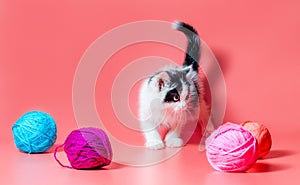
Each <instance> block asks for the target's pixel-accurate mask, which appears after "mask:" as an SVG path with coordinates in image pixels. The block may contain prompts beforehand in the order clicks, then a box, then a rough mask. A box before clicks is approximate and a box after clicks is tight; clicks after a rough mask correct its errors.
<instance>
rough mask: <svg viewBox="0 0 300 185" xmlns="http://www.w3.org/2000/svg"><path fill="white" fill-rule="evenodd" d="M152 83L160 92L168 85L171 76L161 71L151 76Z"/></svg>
mask: <svg viewBox="0 0 300 185" xmlns="http://www.w3.org/2000/svg"><path fill="white" fill-rule="evenodd" d="M150 79H151V85H152V87H153V88H155V89H157V90H158V91H159V92H160V91H161V90H162V89H163V88H164V87H165V86H166V84H167V83H168V81H170V77H169V75H168V73H166V72H160V73H158V74H156V75H154V76H152V77H151V78H150Z"/></svg>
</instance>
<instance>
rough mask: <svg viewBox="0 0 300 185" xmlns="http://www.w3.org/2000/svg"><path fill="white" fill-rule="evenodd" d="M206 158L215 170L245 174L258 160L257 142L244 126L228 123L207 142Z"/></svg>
mask: <svg viewBox="0 0 300 185" xmlns="http://www.w3.org/2000/svg"><path fill="white" fill-rule="evenodd" d="M206 156H207V159H208V161H209V163H210V164H211V166H212V167H213V168H214V169H215V170H218V171H224V172H243V171H246V170H248V169H249V168H251V166H252V165H253V164H255V162H256V160H257V158H258V151H257V141H256V139H255V137H254V136H253V134H252V133H251V132H250V131H248V130H247V129H245V128H243V127H242V126H240V125H237V124H232V123H226V124H224V125H222V126H220V127H219V128H218V129H217V130H215V131H214V132H213V133H212V134H211V135H210V136H209V137H208V139H207V140H206Z"/></svg>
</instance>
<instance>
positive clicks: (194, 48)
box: [173, 21, 200, 72]
mask: <svg viewBox="0 0 300 185" xmlns="http://www.w3.org/2000/svg"><path fill="white" fill-rule="evenodd" d="M173 28H174V29H176V30H179V31H181V32H183V33H184V34H185V36H186V37H187V39H188V45H187V49H186V54H185V60H184V63H183V66H190V65H192V68H193V70H195V71H197V72H198V67H199V64H198V61H199V58H200V39H199V36H198V33H197V31H196V30H195V29H194V28H193V27H192V26H190V25H188V24H186V23H184V22H180V21H175V22H174V23H173Z"/></svg>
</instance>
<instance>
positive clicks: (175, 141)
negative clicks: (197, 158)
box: [165, 125, 184, 148]
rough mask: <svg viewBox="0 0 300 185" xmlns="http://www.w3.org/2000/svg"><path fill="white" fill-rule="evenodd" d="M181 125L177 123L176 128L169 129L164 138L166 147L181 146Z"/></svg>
mask: <svg viewBox="0 0 300 185" xmlns="http://www.w3.org/2000/svg"><path fill="white" fill-rule="evenodd" d="M181 130H182V127H181V126H180V125H179V126H177V127H176V128H174V129H172V130H170V131H169V132H168V133H167V135H166V138H165V142H166V146H167V147H172V148H174V147H182V146H183V144H184V143H183V140H182V139H181V138H180V133H181Z"/></svg>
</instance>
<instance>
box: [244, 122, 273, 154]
mask: <svg viewBox="0 0 300 185" xmlns="http://www.w3.org/2000/svg"><path fill="white" fill-rule="evenodd" d="M241 125H242V126H243V127H245V128H246V129H248V130H249V131H250V132H251V133H252V134H253V135H254V136H255V138H256V140H257V143H258V157H259V158H262V157H264V156H266V155H267V154H268V153H269V152H270V150H271V146H272V138H271V134H270V132H269V130H268V129H267V127H265V126H264V125H263V124H260V123H256V122H253V121H246V122H244V123H242V124H241Z"/></svg>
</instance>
